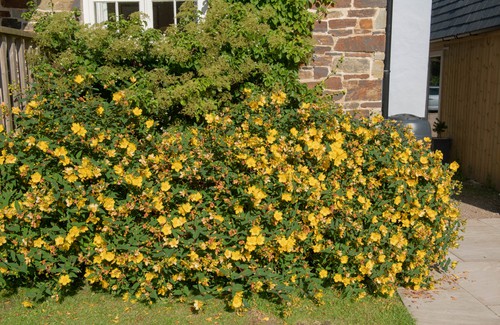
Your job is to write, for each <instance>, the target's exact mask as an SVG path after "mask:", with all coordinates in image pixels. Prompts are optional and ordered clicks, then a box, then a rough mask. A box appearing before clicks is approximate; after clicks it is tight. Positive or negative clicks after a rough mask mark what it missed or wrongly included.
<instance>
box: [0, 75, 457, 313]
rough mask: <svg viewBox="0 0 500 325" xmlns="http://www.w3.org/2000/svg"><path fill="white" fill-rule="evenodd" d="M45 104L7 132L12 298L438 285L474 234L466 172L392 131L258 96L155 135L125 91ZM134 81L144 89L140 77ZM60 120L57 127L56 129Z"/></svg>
mask: <svg viewBox="0 0 500 325" xmlns="http://www.w3.org/2000/svg"><path fill="white" fill-rule="evenodd" d="M80 81H81V80H80V79H76V80H74V81H73V88H74V89H73V94H67V95H68V96H67V97H68V99H67V100H68V102H67V103H66V104H67V106H66V107H65V109H64V110H62V111H54V110H53V107H54V106H53V104H52V103H51V101H50V100H45V99H44V98H42V97H38V98H37V100H36V101H32V102H31V103H30V104H29V107H28V109H27V111H26V112H23V113H19V114H20V116H19V125H21V128H20V129H19V130H18V131H17V132H16V133H13V134H11V135H6V134H5V132H2V133H1V135H0V143H1V144H2V156H1V160H0V172H1V181H2V182H1V184H2V185H0V186H1V188H0V190H1V197H0V206H1V210H0V231H1V235H0V244H1V245H2V246H1V247H2V250H1V254H2V255H1V260H0V273H1V277H0V286H1V287H4V288H5V287H7V288H15V287H17V286H21V285H24V286H29V287H32V288H33V291H32V295H33V296H32V298H42V297H44V296H45V295H55V296H56V297H59V295H60V294H64V293H66V292H67V291H68V290H70V288H74V287H75V286H78V285H81V284H82V283H83V282H85V283H90V284H91V285H92V286H94V287H97V288H100V289H102V290H106V291H109V292H112V293H114V294H119V295H124V297H130V298H132V299H138V300H155V299H157V298H158V297H161V296H167V295H187V294H195V295H201V296H218V297H224V298H226V299H227V300H228V301H229V304H230V305H231V306H232V307H233V308H236V309H237V308H240V307H241V306H242V303H243V299H244V297H245V296H246V295H248V294H250V293H259V294H265V295H268V296H269V297H274V298H276V299H283V298H286V296H287V294H288V293H289V292H290V291H291V290H292V289H293V288H300V289H301V290H303V292H304V293H305V294H307V295H310V296H311V297H315V298H316V299H320V298H321V291H322V289H323V288H325V287H330V286H333V287H339V288H342V289H343V290H345V292H346V293H348V294H353V295H356V296H363V295H364V294H366V293H367V292H368V293H376V294H383V295H392V294H393V293H394V292H395V289H396V286H397V285H404V286H410V287H413V288H419V287H428V286H429V285H430V284H431V281H430V280H431V279H430V275H429V267H430V266H432V265H435V264H438V263H444V262H445V258H446V257H445V256H446V252H447V250H448V248H450V247H452V246H454V245H455V244H456V240H457V232H458V229H459V226H460V224H461V221H460V219H459V218H458V209H457V207H456V206H455V203H454V202H453V201H451V200H450V195H451V194H452V193H453V190H454V186H455V185H456V184H455V183H454V182H453V181H452V175H453V172H454V170H456V167H457V166H456V165H455V164H452V165H451V166H450V167H448V168H446V167H442V165H441V156H440V154H439V153H432V152H430V151H429V148H428V147H429V146H428V144H427V143H423V142H422V141H416V140H415V139H414V137H413V136H412V135H411V134H408V132H403V131H402V130H400V129H399V128H398V127H397V126H396V125H394V124H392V123H391V122H388V121H384V120H383V119H382V118H381V117H379V116H377V117H373V118H371V119H354V118H351V117H350V116H349V115H346V114H343V113H342V112H339V111H336V110H332V109H331V107H328V106H325V107H322V106H316V105H311V104H309V103H306V102H303V103H301V105H300V107H299V108H298V109H297V110H284V109H282V107H283V106H285V105H286V101H287V96H286V95H285V93H282V92H277V93H273V94H271V95H270V96H266V95H265V94H262V93H255V94H253V93H252V91H251V90H249V89H246V90H245V93H246V94H247V96H248V98H246V99H244V100H242V101H241V104H237V105H233V106H232V107H231V108H227V109H225V110H222V111H220V112H219V113H208V114H206V115H205V122H204V124H203V125H200V126H184V127H183V126H178V127H171V128H169V129H168V130H166V131H165V132H164V133H161V134H160V133H157V131H155V128H154V124H155V123H157V122H156V121H154V120H152V119H149V118H148V117H146V116H144V114H142V113H143V110H142V108H139V107H135V106H134V105H131V103H132V101H129V100H128V98H127V97H126V95H124V93H121V92H117V93H115V94H114V95H113V98H114V100H112V101H110V102H108V103H105V102H100V103H92V102H91V100H87V98H85V97H80V96H79V95H80V92H81V88H82V87H84V86H83V85H82V84H83V82H80ZM137 82H140V81H139V80H138V81H137ZM58 114H59V115H58Z"/></svg>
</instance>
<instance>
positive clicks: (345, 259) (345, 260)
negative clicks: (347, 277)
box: [340, 255, 349, 264]
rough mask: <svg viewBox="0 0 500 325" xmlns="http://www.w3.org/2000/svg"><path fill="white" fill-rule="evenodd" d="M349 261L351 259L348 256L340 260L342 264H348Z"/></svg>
mask: <svg viewBox="0 0 500 325" xmlns="http://www.w3.org/2000/svg"><path fill="white" fill-rule="evenodd" d="M348 260H349V257H347V256H346V255H344V256H342V257H341V258H340V263H342V264H346V263H347V261H348Z"/></svg>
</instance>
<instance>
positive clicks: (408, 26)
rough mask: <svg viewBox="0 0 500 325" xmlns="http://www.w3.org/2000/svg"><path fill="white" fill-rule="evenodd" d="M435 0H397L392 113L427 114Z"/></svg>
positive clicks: (390, 103)
mask: <svg viewBox="0 0 500 325" xmlns="http://www.w3.org/2000/svg"><path fill="white" fill-rule="evenodd" d="M431 11H432V0H418V1H416V0H394V3H393V16H392V38H391V39H392V44H391V76H390V84H389V105H388V115H389V116H391V115H395V114H403V113H407V114H413V115H416V116H419V117H425V116H426V106H427V74H428V65H429V39H430V28H431Z"/></svg>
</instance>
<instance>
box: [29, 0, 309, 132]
mask: <svg viewBox="0 0 500 325" xmlns="http://www.w3.org/2000/svg"><path fill="white" fill-rule="evenodd" d="M285 2H286V1H285ZM285 2H284V3H285ZM288 2H289V1H288ZM303 2H304V1H299V2H296V3H295V4H293V5H291V4H287V6H288V5H290V8H293V9H294V11H293V12H294V15H293V16H290V17H293V18H290V17H289V16H286V17H287V19H285V18H283V17H282V16H283V13H281V14H279V13H278V12H277V10H283V7H282V6H277V5H276V6H275V7H276V8H277V9H273V6H270V5H262V6H260V7H257V5H256V4H252V3H242V2H239V1H234V2H226V1H223V0H213V1H210V8H209V10H208V11H207V14H206V16H205V17H203V18H200V17H198V15H197V14H196V13H193V9H194V6H193V4H192V3H187V4H186V5H184V6H183V8H182V10H181V13H180V14H179V17H180V18H179V19H180V23H179V24H178V25H177V26H171V27H169V28H168V29H167V30H166V31H165V33H164V34H162V33H161V32H160V31H158V30H153V29H147V30H145V28H144V25H143V22H142V20H141V17H140V15H138V14H136V15H133V16H132V18H131V19H130V20H125V19H121V20H119V21H109V22H106V23H104V25H97V26H85V25H82V24H80V23H79V22H78V21H77V20H76V19H75V15H74V13H65V14H56V15H50V16H45V17H43V18H42V19H41V20H40V21H39V22H38V23H37V25H36V28H35V30H36V31H37V35H36V43H37V45H38V48H39V51H38V53H37V54H38V55H36V56H35V57H34V58H33V64H32V66H33V70H34V74H35V76H36V78H37V79H38V80H40V81H41V82H40V84H39V85H38V86H37V87H36V88H37V89H36V90H37V92H39V93H45V94H49V93H51V94H52V97H54V98H61V97H64V96H65V93H66V92H67V89H68V87H69V88H71V84H72V78H71V76H73V77H74V76H77V75H81V76H82V77H83V78H84V81H83V82H82V83H83V85H85V86H86V87H83V88H81V95H86V96H88V94H92V95H93V96H94V97H99V98H102V99H104V100H106V101H109V100H111V96H112V94H113V93H115V92H116V91H118V90H121V91H125V92H127V95H128V96H127V97H128V98H129V100H131V101H133V102H134V103H135V105H137V106H142V107H147V113H148V114H150V115H151V116H152V117H154V118H155V120H157V121H158V122H159V123H161V124H162V125H168V124H171V123H172V121H174V120H176V119H177V118H179V117H180V118H181V119H182V120H185V119H189V118H194V119H198V118H199V117H200V116H203V114H205V113H207V112H211V111H215V110H218V109H219V108H220V107H224V106H225V105H228V104H230V103H231V102H233V101H234V100H237V98H238V96H239V94H240V92H241V89H242V88H243V87H244V86H247V87H248V86H250V85H251V86H252V87H259V88H261V89H263V90H266V91H270V90H272V89H285V90H286V91H287V93H288V94H289V96H290V97H291V98H292V102H295V103H297V101H298V99H296V98H297V97H300V96H304V95H306V94H308V93H309V94H310V93H311V92H310V91H308V89H307V87H306V86H305V85H303V84H301V83H300V82H299V80H298V72H297V71H298V67H299V65H300V64H302V63H304V62H306V61H307V60H308V58H309V56H310V53H311V50H312V42H311V37H310V33H311V28H312V24H313V23H314V19H315V15H314V14H312V13H309V12H308V11H307V9H306V7H305V4H306V3H307V1H306V2H305V3H303ZM299 8H301V10H299ZM279 17H282V18H280V19H278V18H279ZM276 19H278V20H276ZM294 23H297V24H294ZM68 76H70V77H68ZM134 80H137V82H135V81H134Z"/></svg>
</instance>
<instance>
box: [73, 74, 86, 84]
mask: <svg viewBox="0 0 500 325" xmlns="http://www.w3.org/2000/svg"><path fill="white" fill-rule="evenodd" d="M84 80H85V78H83V77H82V76H81V75H77V76H76V77H75V79H74V81H75V82H76V83H77V84H81V83H82V82H83V81H84Z"/></svg>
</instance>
